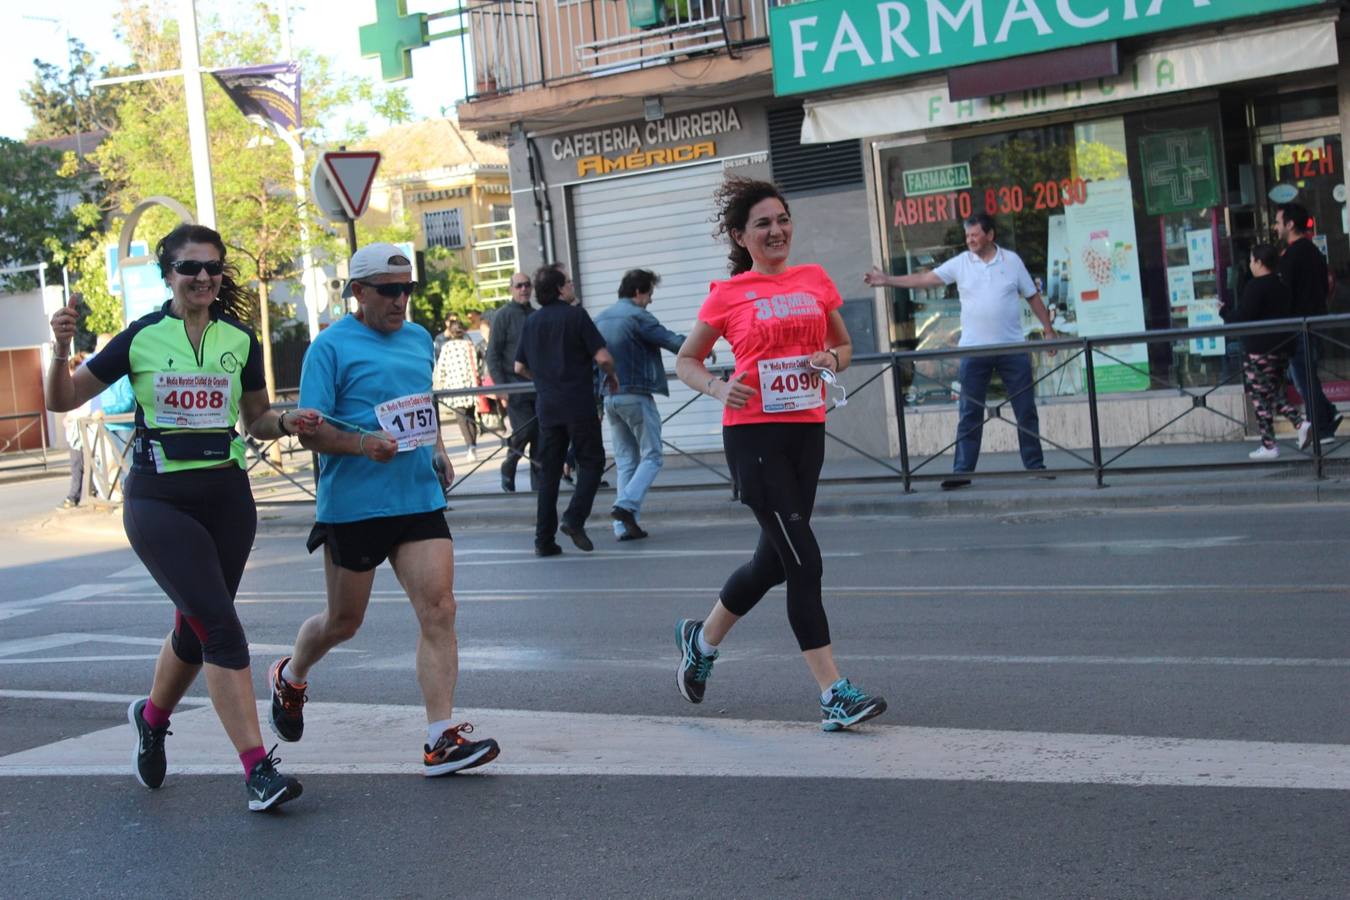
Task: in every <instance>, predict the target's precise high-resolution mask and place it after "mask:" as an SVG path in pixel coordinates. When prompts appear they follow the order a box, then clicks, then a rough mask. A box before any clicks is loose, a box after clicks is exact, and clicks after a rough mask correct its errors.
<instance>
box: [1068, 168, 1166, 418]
mask: <svg viewBox="0 0 1350 900" xmlns="http://www.w3.org/2000/svg"><path fill="white" fill-rule="evenodd" d="M1064 215H1065V219H1066V224H1067V225H1068V234H1069V258H1070V261H1071V265H1072V267H1073V269H1072V271H1073V279H1072V284H1073V292H1074V308H1075V312H1076V313H1077V316H1078V333H1079V334H1080V335H1081V336H1083V337H1094V336H1098V335H1104V334H1120V333H1122V332H1129V331H1143V330H1144V299H1143V291H1142V286H1141V282H1140V279H1139V253H1138V249H1137V248H1136V246H1135V228H1134V195H1133V192H1132V191H1131V186H1130V179H1129V178H1114V179H1110V180H1103V181H1092V182H1089V183H1088V186H1087V202H1086V203H1076V204H1074V205H1073V206H1070V207H1067V208H1066V209H1065V210H1064ZM1104 352H1105V353H1106V354H1109V356H1106V355H1103V354H1101V353H1094V354H1093V360H1092V364H1093V367H1094V369H1095V370H1096V372H1095V374H1096V381H1097V390H1099V391H1103V392H1114V391H1144V390H1148V386H1149V375H1148V345H1147V344H1125V345H1120V346H1114V347H1108V348H1106V350H1105V351H1104Z"/></svg>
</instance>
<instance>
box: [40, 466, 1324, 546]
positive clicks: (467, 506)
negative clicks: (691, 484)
mask: <svg viewBox="0 0 1350 900" xmlns="http://www.w3.org/2000/svg"><path fill="white" fill-rule="evenodd" d="M611 495H612V492H611ZM563 496H565V494H564V495H563ZM597 500H598V502H597V503H596V507H595V511H594V512H593V513H592V515H591V521H590V528H591V529H592V530H597V529H600V530H602V529H604V528H606V527H607V524H608V499H607V498H606V496H605V495H604V494H602V495H600V497H599V498H597ZM1310 503H1350V480H1345V479H1325V480H1323V481H1320V482H1317V481H1312V480H1303V479H1279V480H1270V481H1262V482H1253V481H1251V480H1246V481H1243V482H1240V483H1234V482H1230V481H1214V482H1206V483H1200V484H1194V483H1192V484H1172V485H1159V484H1156V483H1153V484H1147V485H1131V484H1128V483H1126V479H1124V478H1117V479H1116V483H1115V484H1114V485H1110V484H1109V485H1107V486H1106V487H1103V488H1100V489H1099V488H1097V487H1095V486H1094V485H1092V484H1086V485H1065V484H1064V483H1063V481H1061V482H1059V483H1058V484H1057V485H1050V484H1047V485H1044V486H1038V487H1037V488H1034V489H1028V488H1026V487H1019V488H1000V487H998V486H994V485H991V486H990V487H985V488H981V487H976V486H972V487H969V488H963V489H961V490H960V491H953V492H945V491H941V490H940V489H939V488H938V487H937V485H936V484H934V483H922V484H920V485H918V486H917V488H916V490H915V491H914V492H913V493H910V494H908V495H906V494H904V493H901V492H900V489H899V487H898V485H896V486H890V485H885V486H881V485H876V484H846V485H827V486H825V488H824V489H822V491H821V493H820V494H819V495H818V497H817V499H816V506H815V516H816V517H817V518H830V517H841V516H850V517H859V516H870V517H892V518H900V519H923V518H949V517H960V516H1006V515H1009V514H1018V513H1022V514H1030V513H1035V514H1048V513H1064V512H1071V511H1078V512H1085V511H1086V512H1106V511H1110V510H1134V509H1181V508H1187V507H1199V506H1221V507H1242V506H1262V505H1281V506H1286V505H1298V504H1310ZM450 506H451V510H450V512H449V517H450V526H451V530H452V531H453V530H455V528H457V527H458V528H461V529H462V528H468V529H475V528H480V529H512V530H517V529H525V530H528V529H529V528H531V527H532V525H533V522H534V503H533V496H532V495H531V494H528V493H522V494H517V495H514V496H513V497H512V498H510V499H507V498H505V497H492V496H482V495H480V496H477V497H465V498H461V499H459V500H455V499H453V498H452V499H451V503H450ZM643 511H644V514H645V516H646V517H648V518H649V519H650V520H651V521H654V522H661V523H663V524H665V525H690V526H697V525H698V524H706V523H708V522H737V521H743V520H745V519H746V518H747V517H748V516H749V513H748V511H746V509H745V508H744V506H742V505H741V504H740V503H737V502H735V501H733V500H731V499H730V497H729V495H728V493H727V491H726V490H725V489H724V488H704V489H689V490H684V491H661V492H653V493H652V494H649V495H648V498H647V503H646V505H645V507H644V510H643ZM313 522H314V505H313V504H312V503H309V502H305V503H300V502H287V503H268V502H267V501H266V500H261V501H259V502H258V534H259V535H263V534H266V535H272V536H304V535H307V534H308V533H309V530H310V527H311V526H312V525H313ZM16 524H17V525H18V527H20V528H22V529H23V530H25V531H36V532H38V533H42V532H61V533H66V534H69V533H72V532H74V533H82V534H89V535H90V536H91V537H92V536H98V537H102V538H113V537H122V536H123V531H122V517H121V514H120V509H89V510H84V509H76V510H71V511H68V512H53V513H49V514H46V515H44V516H41V517H35V518H33V519H30V520H28V521H26V522H22V523H16Z"/></svg>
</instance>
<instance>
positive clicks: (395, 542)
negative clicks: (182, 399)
mask: <svg viewBox="0 0 1350 900" xmlns="http://www.w3.org/2000/svg"><path fill="white" fill-rule="evenodd" d="M348 274H349V278H350V280H349V282H348V287H349V289H350V290H351V293H352V296H353V297H355V298H356V302H357V305H358V307H359V311H358V312H357V313H356V314H353V315H349V316H347V317H346V318H344V319H342V320H341V321H339V322H337V323H336V324H334V325H333V326H332V327H331V328H329V329H327V330H326V331H324V332H323V333H321V334H320V335H319V336H318V337H317V338H316V339H315V340H314V343H313V344H311V345H310V348H309V351H308V353H307V354H306V355H305V362H304V367H303V369H302V371H301V375H300V398H301V401H300V402H301V405H302V406H304V407H308V408H313V409H317V410H320V411H321V412H322V413H323V415H324V418H325V422H324V424H323V425H322V426H321V427H320V429H319V431H318V432H317V433H316V434H314V435H313V436H307V437H302V438H301V443H302V444H304V446H305V447H306V448H308V449H309V450H312V451H314V452H315V453H318V454H319V486H318V505H317V510H316V515H315V519H316V522H315V524H314V530H313V531H312V532H310V536H309V543H308V546H309V551H310V552H311V553H313V552H314V551H315V550H317V549H318V548H319V547H323V548H324V576H325V580H326V582H327V585H328V608H327V609H326V610H325V611H324V612H321V613H319V614H318V615H316V616H313V617H311V618H310V619H308V620H307V621H306V622H305V623H304V624H303V625H301V626H300V633H299V634H298V635H297V636H296V639H295V649H294V651H292V655H291V656H287V657H282V658H281V659H279V660H277V661H276V662H275V663H274V664H273V665H272V669H271V672H270V677H269V681H270V683H271V687H272V715H271V722H272V730H273V731H275V732H276V734H277V737H279V738H281V739H282V740H283V741H298V740H300V737H301V735H302V734H303V732H304V726H305V721H304V704H305V700H306V698H307V694H306V689H307V687H308V677H309V670H310V669H311V668H312V667H313V666H314V665H315V663H317V662H318V661H319V660H320V659H322V658H323V657H324V655H325V654H326V653H327V652H328V651H329V650H332V649H333V648H334V647H336V646H337V645H338V644H341V643H342V642H343V641H347V640H350V639H351V638H352V637H354V636H355V635H356V632H357V629H359V628H360V627H361V621H362V619H363V618H364V617H365V613H366V607H367V605H369V603H370V591H371V586H372V585H373V584H374V581H375V569H376V568H377V567H378V566H379V565H380V563H382V562H384V560H385V559H388V560H389V563H390V565H392V566H393V568H394V574H395V575H397V576H398V581H399V584H401V585H403V586H404V589H405V590H406V591H407V593H408V599H409V600H410V601H412V606H413V611H414V612H415V613H416V614H417V622H418V625H419V626H420V627H421V640H420V641H419V644H418V649H417V681H418V684H420V685H421V687H422V696H423V698H424V700H425V702H426V707H427V723H428V724H427V740H426V746H425V747H424V749H423V753H422V762H423V772H424V774H426V775H429V776H431V775H446V774H449V773H450V772H456V771H459V770H461V769H468V768H472V767H474V766H481V765H482V764H484V763H486V762H490V761H491V760H493V759H495V758H496V756H497V753H498V748H497V742H496V741H494V740H491V739H486V740H473V739H471V738H469V737H467V735H468V734H469V733H471V732H472V731H473V726H472V725H470V724H469V723H467V722H461V723H460V724H459V725H455V724H454V723H453V721H452V718H451V716H452V713H453V710H454V696H455V681H456V679H457V678H458V675H459V655H458V651H457V649H456V638H455V594H454V583H455V546H454V543H453V541H452V539H451V536H450V529H449V528H448V527H447V525H446V522H445V494H444V486H445V485H446V484H448V483H449V479H450V478H451V477H452V476H453V473H454V468H453V466H452V465H451V463H450V459H449V457H448V456H447V455H446V452H445V446H444V445H443V444H442V443H441V431H440V422H439V420H438V418H437V415H436V404H435V401H434V399H433V397H432V393H431V391H432V386H431V380H432V372H433V369H434V368H435V359H434V358H433V356H432V339H431V335H430V334H428V333H427V331H426V329H424V328H422V327H421V326H420V325H416V324H413V323H411V322H408V321H406V319H405V315H406V312H407V306H408V301H409V299H410V298H411V296H412V294H413V292H414V291H415V290H416V289H417V283H416V282H415V281H413V280H412V274H413V267H412V262H411V261H410V260H409V259H408V258H407V257H405V256H404V255H403V253H402V251H401V250H399V248H398V247H395V246H394V245H392V244H371V245H370V246H367V247H363V248H361V249H360V250H358V251H357V252H356V253H355V255H353V256H352V260H351V265H350V268H349V272H348ZM438 466H439V468H440V471H439V472H438V471H437V467H438Z"/></svg>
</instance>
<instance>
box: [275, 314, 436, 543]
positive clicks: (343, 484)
mask: <svg viewBox="0 0 1350 900" xmlns="http://www.w3.org/2000/svg"><path fill="white" fill-rule="evenodd" d="M431 354H432V344H431V335H429V334H427V331H426V329H425V328H423V327H422V326H420V325H416V324H414V323H412V322H407V323H405V324H404V325H403V327H402V328H400V329H399V330H398V331H395V332H394V333H392V334H383V333H381V332H378V331H376V330H375V329H373V328H369V327H367V326H366V325H364V324H363V323H361V322H359V321H357V320H356V319H354V318H353V317H351V316H347V317H346V318H344V319H341V320H340V321H338V322H337V323H336V324H335V325H333V326H332V327H330V328H328V329H327V330H325V331H322V332H320V334H319V336H318V338H316V339H315V341H314V343H313V344H311V345H310V347H309V351H308V352H307V353H306V354H305V364H304V367H303V368H302V369H301V373H300V405H301V406H304V407H309V408H311V409H317V410H318V411H319V412H321V413H323V414H324V415H325V416H328V415H331V416H332V417H333V418H335V419H341V420H342V421H343V422H350V423H351V424H353V425H359V426H360V427H362V428H365V429H367V430H369V431H379V430H380V421H379V417H378V416H377V415H376V413H375V407H376V406H377V405H379V404H381V403H384V402H386V401H389V400H395V399H398V398H400V397H407V396H408V395H411V394H423V393H430V392H431V374H432V369H433V368H434V360H433V358H432V355H431ZM335 427H338V428H341V427H342V426H340V425H339V426H335ZM434 455H435V448H434V445H423V446H420V447H417V448H415V449H412V450H405V451H402V452H400V453H399V454H398V455H396V456H395V457H394V458H393V459H391V460H390V461H389V462H387V463H377V462H373V461H371V460H369V459H366V457H364V456H346V455H330V454H326V453H324V454H320V456H319V503H318V515H317V518H318V520H319V521H320V522H325V523H329V524H334V523H338V522H356V521H359V520H361V519H374V518H384V517H387V516H406V515H413V514H415V513H426V512H435V511H436V510H440V509H444V508H445V495H444V494H442V493H441V485H440V480H439V479H438V478H437V477H436V470H435V469H434V468H432V464H431V461H432V459H433V457H434Z"/></svg>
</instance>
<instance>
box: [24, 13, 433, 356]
mask: <svg viewBox="0 0 1350 900" xmlns="http://www.w3.org/2000/svg"><path fill="white" fill-rule="evenodd" d="M119 5H120V10H119V11H118V12H117V13H116V15H115V19H116V22H115V26H114V27H115V30H116V32H117V34H118V36H119V37H120V38H121V40H122V41H123V43H124V44H125V46H126V47H127V49H128V50H129V52H130V56H131V57H132V59H133V60H134V62H133V64H132V65H131V66H130V67H129V68H128V69H125V70H120V71H114V70H110V69H108V68H106V67H105V68H103V69H101V70H98V71H95V61H94V59H93V57H92V55H91V54H89V53H88V51H86V50H85V48H84V46H83V45H82V44H81V43H80V42H79V41H71V44H70V58H69V60H67V61H65V62H63V63H62V64H51V63H45V62H42V61H37V60H35V61H34V62H35V66H36V74H35V76H34V78H33V80H32V81H31V82H30V84H29V85H28V87H27V88H26V89H25V90H24V91H23V92H22V96H23V99H24V101H25V102H26V103H27V104H28V105H29V108H30V110H32V112H33V115H34V118H35V120H36V124H35V126H34V130H35V134H34V136H59V135H63V134H69V133H72V132H73V131H74V130H75V129H77V128H87V127H89V125H90V124H94V125H96V126H97V127H99V128H102V129H103V130H106V131H107V132H108V133H109V134H108V137H107V138H106V139H105V140H104V142H103V144H102V145H101V146H100V147H99V149H98V151H97V152H96V153H94V154H92V155H91V157H90V160H89V162H90V164H91V166H92V167H93V172H92V174H94V175H95V176H96V177H97V179H99V186H100V193H99V195H98V196H97V199H96V202H90V203H87V204H85V205H83V206H80V207H78V208H77V209H76V211H75V216H74V222H75V230H74V231H72V232H70V235H69V236H68V237H67V236H65V235H64V233H63V236H62V238H61V240H60V246H59V247H55V248H53V250H54V255H55V256H56V258H57V261H58V263H65V264H67V265H68V266H70V268H71V270H72V275H73V276H74V277H76V278H77V279H78V282H79V283H78V285H77V289H78V290H79V291H80V292H81V293H82V294H83V297H84V301H85V303H86V304H87V306H88V307H89V314H88V318H87V322H86V323H85V324H86V327H88V328H89V329H90V330H91V331H95V332H102V331H115V330H117V329H118V328H120V327H121V325H122V322H121V317H122V313H121V299H120V297H118V296H117V295H116V294H113V293H112V292H110V291H109V290H108V285H107V284H106V283H105V276H104V253H105V247H107V246H108V245H109V244H112V243H115V242H116V240H117V237H118V232H119V229H120V226H121V221H120V218H121V217H122V216H124V215H125V214H126V213H128V212H129V211H130V210H131V209H132V207H134V206H135V205H136V204H137V203H139V202H140V201H142V200H143V199H145V198H146V197H149V196H152V195H156V194H161V195H166V196H169V197H173V198H174V199H176V200H179V201H180V202H182V203H184V204H185V205H186V206H187V207H188V208H189V209H192V208H194V207H195V205H196V203H195V191H194V185H193V178H192V163H191V156H190V151H189V147H188V132H187V119H186V104H185V100H184V96H183V80H182V78H179V77H170V78H162V79H153V80H148V81H144V82H137V83H134V84H130V85H126V86H121V87H116V88H111V89H110V88H98V89H91V88H90V87H89V82H90V81H91V80H92V79H94V78H98V77H105V76H108V75H115V74H122V72H123V71H145V72H157V71H165V70H170V69H175V68H177V67H178V64H179V60H178V56H179V48H178V26H177V22H176V20H175V19H174V18H173V16H172V12H171V10H167V8H166V7H164V6H163V5H162V4H161V5H155V4H150V5H146V4H141V3H137V2H136V0H121V3H120V4H119ZM218 10H219V11H218V12H217V13H216V14H215V15H212V16H205V15H204V16H203V17H202V19H201V20H200V21H199V23H198V24H199V27H198V32H199V39H200V44H201V59H202V65H203V66H205V67H208V68H216V67H225V66H239V65H252V64H258V63H266V62H273V61H275V59H276V55H277V47H278V46H279V45H280V38H279V33H278V29H279V26H280V23H279V20H278V18H277V16H276V15H275V12H274V4H272V3H270V2H263V0H254V2H250V3H239V4H223V5H220V6H219V7H218ZM299 61H300V65H301V72H302V75H301V84H302V89H303V97H302V100H301V105H302V109H303V111H304V116H305V123H306V125H305V127H304V129H303V133H302V135H301V136H300V137H301V138H302V139H303V140H304V142H305V144H306V147H305V159H304V162H303V164H302V171H303V172H304V173H305V175H306V176H307V175H308V172H309V170H310V168H311V167H312V166H313V164H314V162H315V159H316V157H317V154H318V153H319V152H321V151H322V150H323V149H327V148H328V147H329V146H331V145H335V144H337V143H340V142H342V141H344V140H351V139H352V136H351V134H350V129H349V130H348V131H347V132H341V133H338V134H330V133H329V131H328V130H327V128H326V127H325V125H324V124H323V123H328V122H333V121H335V120H337V119H338V118H340V117H339V116H338V115H337V112H338V110H340V109H341V108H343V107H348V106H352V105H356V104H366V105H368V106H370V107H371V108H373V109H375V110H376V111H377V112H378V114H379V115H380V116H382V117H383V118H385V119H386V120H388V121H391V122H394V121H406V120H407V119H408V118H411V106H410V104H409V103H408V100H407V96H406V94H405V93H404V92H403V91H401V90H397V89H395V90H383V89H377V88H375V87H374V86H373V85H372V83H371V82H369V81H366V80H359V79H350V78H346V77H344V76H341V75H340V74H338V73H336V72H335V69H334V65H333V62H332V61H331V60H330V59H329V58H327V57H325V56H321V55H318V54H315V53H312V52H310V51H302V52H301V53H300V56H299ZM202 87H203V91H204V94H205V100H206V107H207V130H208V133H209V135H210V152H211V162H212V183H213V187H214V193H215V203H216V219H217V222H216V228H217V230H218V231H219V232H220V233H221V235H222V236H223V237H224V239H225V242H226V244H227V247H228V258H229V260H230V261H231V262H233V263H234V264H235V265H236V266H237V267H238V268H239V271H240V275H241V281H242V282H243V283H245V284H248V285H252V287H253V289H254V290H255V291H258V290H261V289H263V288H264V287H275V286H278V285H282V284H285V283H288V282H289V283H292V284H293V286H294V287H293V293H294V294H300V293H301V292H302V291H301V290H300V287H299V285H298V281H299V277H300V274H301V273H300V272H299V258H300V255H301V245H300V235H301V217H302V213H304V212H307V213H308V218H309V223H310V230H311V246H312V248H313V250H314V253H315V257H316V259H317V260H319V261H320V262H322V261H323V260H333V259H340V258H344V257H345V256H346V255H347V248H346V234H345V231H344V230H342V229H341V227H340V226H339V227H338V228H334V227H333V226H332V225H331V224H330V223H327V222H326V220H324V219H323V218H322V217H321V216H320V215H319V213H318V211H317V209H315V208H314V207H312V206H308V207H306V204H308V203H309V198H308V184H307V179H306V181H305V184H304V185H303V188H302V190H301V191H300V192H299V195H297V191H296V181H295V167H294V159H293V157H292V151H291V147H290V145H289V144H287V143H286V142H285V141H284V140H282V139H281V138H280V137H279V136H278V135H277V134H276V133H275V132H272V131H265V130H263V129H261V128H260V127H258V126H257V125H255V124H253V123H251V122H249V121H248V120H246V119H245V118H244V117H243V116H242V115H241V114H240V113H239V111H238V109H237V108H236V107H235V106H234V104H233V102H231V101H230V99H229V98H228V97H227V96H226V95H225V93H224V92H223V91H222V90H221V89H220V87H219V85H218V84H217V83H216V82H215V80H214V79H213V78H211V77H210V76H206V77H203V78H202ZM3 155H4V156H5V159H4V160H0V163H9V162H12V160H11V159H10V156H11V154H8V153H4V154H3ZM87 199H89V200H91V201H94V200H95V198H94V197H90V198H87ZM7 224H8V223H4V222H0V230H2V229H3V228H4V227H5V225H7ZM43 224H44V228H45V229H46V230H47V231H51V229H52V223H51V221H50V220H47V221H45V222H44V223H43ZM175 224H176V220H174V218H173V217H172V215H171V214H169V213H168V212H167V211H164V210H161V209H153V210H151V211H150V212H148V213H147V214H146V215H145V216H144V217H142V219H141V221H140V224H139V226H138V228H137V233H136V235H135V236H136V238H137V239H140V240H145V241H147V242H149V244H150V245H151V246H152V247H153V246H154V244H155V242H156V241H157V240H158V239H159V238H160V237H161V236H163V235H164V234H165V233H167V232H168V231H169V230H170V229H171V228H173V227H174V225H175ZM359 230H360V232H361V240H362V241H363V242H365V241H368V240H392V241H405V240H411V239H412V237H413V233H414V232H413V229H412V228H411V227H410V226H409V225H408V224H407V223H406V222H405V223H396V224H395V225H392V226H386V227H383V228H375V229H369V228H366V227H365V226H361V227H360V228H359ZM254 308H255V309H256V308H257V305H256V303H255V304H254ZM268 308H269V310H270V311H271V321H270V325H271V329H270V330H271V337H272V338H273V339H286V338H289V337H291V336H293V335H294V333H295V332H296V331H297V329H299V327H300V326H299V325H298V324H297V323H296V322H294V321H293V317H294V313H295V309H294V307H293V306H291V305H289V304H286V305H282V304H276V303H271V304H269V307H268ZM288 319H292V321H287V320H288ZM253 324H254V325H255V326H256V325H257V324H258V322H257V321H255V322H254V323H253Z"/></svg>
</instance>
